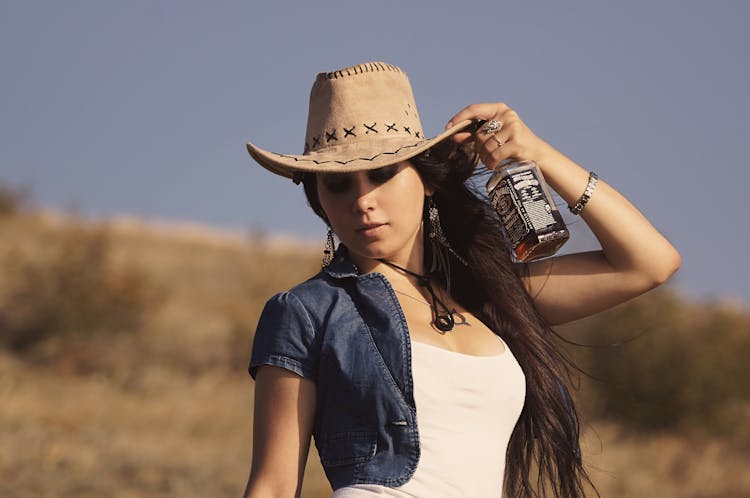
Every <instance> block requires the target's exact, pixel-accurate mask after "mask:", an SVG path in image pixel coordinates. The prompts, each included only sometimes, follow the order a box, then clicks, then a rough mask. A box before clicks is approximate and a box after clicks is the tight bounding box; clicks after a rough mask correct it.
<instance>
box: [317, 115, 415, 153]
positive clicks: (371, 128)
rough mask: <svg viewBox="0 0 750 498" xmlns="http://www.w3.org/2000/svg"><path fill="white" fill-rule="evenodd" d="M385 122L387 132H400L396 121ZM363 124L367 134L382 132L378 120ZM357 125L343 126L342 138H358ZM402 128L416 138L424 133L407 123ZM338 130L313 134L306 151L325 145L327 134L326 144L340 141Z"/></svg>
mask: <svg viewBox="0 0 750 498" xmlns="http://www.w3.org/2000/svg"><path fill="white" fill-rule="evenodd" d="M383 124H384V125H385V126H386V130H385V133H386V134H388V133H391V132H393V133H398V132H399V129H398V127H397V126H396V123H395V122H393V123H388V122H384V123H383ZM362 126H364V127H365V134H366V135H369V134H370V132H373V133H380V130H378V129H377V126H378V123H377V122H375V123H372V124H371V125H368V124H367V123H362ZM356 127H357V126H356V125H352V127H351V128H347V127H346V126H342V129H343V130H344V136H343V137H341V140H344V139H348V138H349V137H352V138H357V134H356V133H355V132H354V130H355V128H356ZM401 128H402V129H403V131H405V132H406V133H407V134H409V135H414V137H416V138H422V133H421V132H420V131H419V130H415V131H414V132H412V131H411V127H410V126H406V125H401ZM337 130H338V128H334V129H332V130H331V131H330V132H329V131H328V130H324V131H323V133H320V134H318V135H315V136H313V137H312V145H311V144H310V142H309V141H305V148H304V153H305V154H307V153H308V152H310V151H316V150H319V149H316V147H318V148H320V147H321V146H322V145H323V144H322V143H321V142H322V140H321V138H323V136H325V143H326V144H327V143H328V142H331V141H336V142H338V141H339V137H338V136H336V131H337ZM381 130H382V129H381Z"/></svg>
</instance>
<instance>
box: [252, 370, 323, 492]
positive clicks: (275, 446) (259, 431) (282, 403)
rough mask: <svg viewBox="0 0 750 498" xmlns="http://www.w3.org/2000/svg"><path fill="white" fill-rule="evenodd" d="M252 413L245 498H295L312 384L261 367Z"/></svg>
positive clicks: (309, 430)
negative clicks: (249, 466) (249, 462)
mask: <svg viewBox="0 0 750 498" xmlns="http://www.w3.org/2000/svg"><path fill="white" fill-rule="evenodd" d="M254 413H255V415H254V419H253V459H252V468H251V470H250V478H249V480H248V483H247V488H246V489H245V495H244V496H245V498H291V497H298V496H300V491H301V489H302V478H303V476H304V473H305V464H306V463H307V453H308V450H309V449H310V435H311V434H312V428H313V420H314V417H315V383H314V382H313V381H311V380H309V379H304V378H302V377H300V376H299V375H296V374H294V373H292V372H290V371H288V370H285V369H283V368H280V367H276V366H271V365H264V366H261V367H259V368H258V372H257V375H256V378H255V408H254Z"/></svg>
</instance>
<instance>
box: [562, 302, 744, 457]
mask: <svg viewBox="0 0 750 498" xmlns="http://www.w3.org/2000/svg"><path fill="white" fill-rule="evenodd" d="M575 329H577V330H575ZM565 335H566V336H568V337H573V336H574V335H575V339H576V340H578V341H582V342H584V343H587V344H590V345H598V346H595V347H593V348H591V349H587V352H586V353H585V354H583V355H579V360H580V363H581V365H582V366H583V367H584V368H585V369H587V370H588V372H589V373H591V374H592V375H593V376H594V377H596V378H597V379H599V380H596V381H593V382H591V383H590V389H589V390H590V391H591V394H590V395H591V396H592V397H593V398H594V399H593V400H587V403H584V404H586V405H588V406H590V407H591V406H593V407H595V412H596V415H598V416H601V417H605V418H608V419H611V420H615V421H617V422H619V423H621V424H623V425H625V426H627V427H630V428H633V429H636V430H638V431H645V432H653V431H664V430H675V431H680V432H683V433H686V434H693V435H712V436H722V437H733V438H735V439H736V440H737V442H738V443H741V444H744V445H747V447H748V448H750V431H748V430H747V429H746V428H745V426H746V420H747V415H748V407H750V362H748V361H747V358H748V357H750V316H748V314H747V313H745V312H744V311H742V310H740V309H738V308H732V307H729V306H723V305H720V304H708V305H706V304H704V305H696V304H694V303H690V302H688V301H686V300H684V299H680V298H678V297H677V296H675V295H674V294H673V293H671V292H670V291H669V290H663V291H658V292H652V293H650V294H648V295H646V296H644V297H642V298H640V299H637V300H635V301H632V302H630V303H627V304H625V305H622V306H619V307H617V308H615V309H613V310H611V311H609V312H607V313H603V314H601V315H599V316H597V317H595V318H593V319H589V320H587V321H585V322H583V323H581V324H579V325H578V326H577V327H575V328H574V332H570V331H569V332H567V333H566V334H565ZM581 338H583V339H581Z"/></svg>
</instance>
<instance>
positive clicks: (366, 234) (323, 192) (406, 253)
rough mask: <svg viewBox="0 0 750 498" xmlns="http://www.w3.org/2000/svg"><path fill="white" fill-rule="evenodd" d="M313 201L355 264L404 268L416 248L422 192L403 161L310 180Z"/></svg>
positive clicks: (411, 169) (419, 242) (419, 238)
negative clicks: (366, 262) (376, 263)
mask: <svg viewBox="0 0 750 498" xmlns="http://www.w3.org/2000/svg"><path fill="white" fill-rule="evenodd" d="M316 182H317V187H318V198H319V200H320V205H321V206H322V208H323V211H325V214H326V216H327V217H328V221H329V222H330V223H331V226H332V227H333V230H334V232H336V235H337V236H338V238H339V239H341V241H342V242H343V243H344V244H345V245H346V247H347V248H348V249H349V252H350V254H351V256H352V258H353V259H354V260H355V263H357V260H358V259H359V258H369V259H378V258H384V259H388V260H389V261H392V262H394V263H397V264H398V263H402V264H405V263H406V262H407V261H408V260H409V257H410V256H411V254H412V251H413V250H414V249H415V244H417V245H416V248H417V249H420V250H421V249H422V236H421V235H422V208H423V205H424V196H425V194H431V193H432V192H428V191H427V190H426V189H425V186H424V183H422V179H421V177H420V176H419V173H417V170H416V169H414V167H413V166H412V165H411V164H410V163H409V162H408V161H403V162H400V163H398V164H394V165H392V166H387V167H385V168H380V169H376V170H370V171H357V172H353V173H320V174H318V175H316Z"/></svg>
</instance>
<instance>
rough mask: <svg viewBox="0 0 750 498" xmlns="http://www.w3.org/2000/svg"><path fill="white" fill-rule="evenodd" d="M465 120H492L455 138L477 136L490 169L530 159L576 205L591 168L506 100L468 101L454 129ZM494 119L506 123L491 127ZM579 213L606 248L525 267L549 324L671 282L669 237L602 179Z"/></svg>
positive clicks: (673, 266) (675, 259)
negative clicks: (523, 118)
mask: <svg viewBox="0 0 750 498" xmlns="http://www.w3.org/2000/svg"><path fill="white" fill-rule="evenodd" d="M466 119H481V120H486V121H488V123H485V124H484V125H482V127H480V129H479V130H477V131H476V132H475V133H469V132H460V133H457V134H456V135H455V136H454V140H456V141H457V142H459V143H463V142H467V141H469V140H473V141H474V143H475V148H476V151H477V152H478V154H479V157H480V159H481V160H482V162H483V163H484V164H485V165H486V166H487V167H488V168H490V169H494V168H496V167H497V165H498V164H500V162H501V161H503V160H504V159H507V158H510V157H513V158H516V159H519V160H532V161H534V162H535V163H536V164H537V165H538V166H539V168H540V169H541V170H542V174H543V175H544V178H545V180H546V181H547V183H548V184H549V185H550V186H551V187H552V188H553V189H554V190H555V191H556V192H557V193H558V194H559V195H560V197H562V198H563V200H564V201H565V202H566V203H567V204H568V206H573V205H575V204H576V202H578V199H580V197H581V194H582V193H583V192H584V190H585V189H586V185H587V183H588V179H589V172H588V171H586V170H585V169H583V168H581V167H580V166H579V165H578V164H576V163H575V162H574V161H572V160H571V159H569V158H568V157H566V156H565V155H563V154H562V153H561V152H559V151H558V150H557V149H555V148H554V147H552V146H551V145H549V144H548V143H547V142H545V141H544V140H542V139H540V138H539V137H537V136H536V135H535V134H534V133H533V132H532V131H531V130H530V129H529V128H528V127H527V126H526V125H525V124H524V122H523V121H521V119H520V118H519V117H518V114H517V113H516V112H515V111H513V110H512V109H510V108H509V107H508V106H507V105H505V104H502V103H496V104H473V105H470V106H468V107H466V108H464V109H463V110H461V111H460V112H459V113H457V114H456V115H455V116H453V118H451V120H450V122H449V123H448V126H451V124H452V123H458V122H459V121H462V120H466ZM492 120H496V121H499V122H501V123H502V126H497V128H498V129H495V130H494V131H493V130H491V129H490V130H488V128H487V127H488V125H489V124H490V123H489V122H490V121H492ZM490 128H491V127H490ZM581 217H582V218H583V220H584V221H585V222H586V224H587V225H588V226H589V228H590V229H591V231H592V232H593V233H594V235H595V236H596V238H597V240H598V241H599V244H601V247H602V250H601V251H594V252H587V253H577V254H566V255H564V256H559V257H555V258H548V259H544V260H541V261H534V262H532V263H528V264H527V268H528V270H529V278H528V279H526V281H525V283H526V287H527V290H528V291H529V294H530V295H531V296H532V298H533V300H534V304H535V305H536V307H537V309H538V310H539V311H540V312H541V314H542V315H544V317H545V318H546V319H547V321H548V322H549V323H551V324H559V323H565V322H569V321H572V320H576V319H578V318H583V317H585V316H588V315H591V314H594V313H597V312H599V311H602V310H605V309H607V308H610V307H612V306H615V305H616V304H619V303H622V302H624V301H627V300H628V299H631V298H633V297H635V296H637V295H639V294H642V293H643V292H646V291H647V290H649V289H651V288H653V287H655V286H656V285H659V284H661V283H663V282H664V281H666V280H667V279H668V278H669V277H670V276H671V275H672V274H673V273H674V272H675V271H677V268H679V266H680V263H681V259H680V255H679V253H678V252H677V251H676V250H675V248H674V247H673V246H672V245H671V244H670V243H669V241H667V239H665V238H664V237H663V236H662V235H661V234H660V233H659V232H658V231H657V230H656V229H655V228H654V227H653V226H652V225H651V223H650V222H649V221H648V220H647V219H646V218H645V217H644V216H643V215H642V214H641V213H640V212H639V211H638V210H637V209H636V208H635V206H633V205H632V204H631V203H630V202H629V201H628V200H627V199H626V198H625V197H623V196H622V195H621V194H620V193H619V192H617V191H616V190H615V189H613V188H612V187H611V186H609V185H608V184H607V183H606V182H605V181H603V180H600V181H599V182H598V183H597V185H596V188H595V190H594V192H593V195H592V196H591V199H590V200H589V202H588V203H587V204H586V207H585V209H584V210H583V211H582V212H581Z"/></svg>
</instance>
